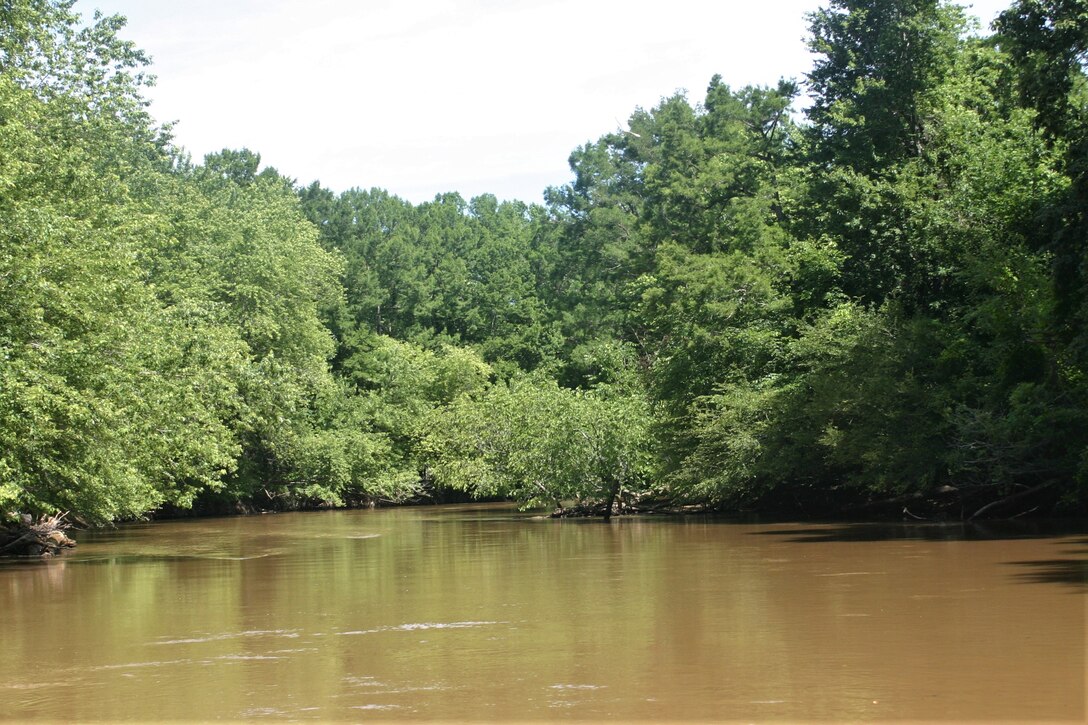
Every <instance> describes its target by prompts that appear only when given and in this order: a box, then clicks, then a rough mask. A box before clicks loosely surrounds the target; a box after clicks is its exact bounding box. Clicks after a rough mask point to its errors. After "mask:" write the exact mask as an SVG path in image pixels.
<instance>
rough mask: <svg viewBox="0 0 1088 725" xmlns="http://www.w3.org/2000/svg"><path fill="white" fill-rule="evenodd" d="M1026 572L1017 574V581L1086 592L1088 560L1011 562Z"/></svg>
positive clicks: (1011, 564)
mask: <svg viewBox="0 0 1088 725" xmlns="http://www.w3.org/2000/svg"><path fill="white" fill-rule="evenodd" d="M1009 565H1010V566H1019V567H1023V568H1024V569H1026V571H1021V572H1018V573H1017V574H1016V575H1015V576H1016V579H1017V580H1018V581H1022V582H1025V583H1028V584H1065V585H1067V586H1071V587H1076V588H1077V589H1078V590H1080V591H1088V559H1050V560H1047V561H1013V562H1009Z"/></svg>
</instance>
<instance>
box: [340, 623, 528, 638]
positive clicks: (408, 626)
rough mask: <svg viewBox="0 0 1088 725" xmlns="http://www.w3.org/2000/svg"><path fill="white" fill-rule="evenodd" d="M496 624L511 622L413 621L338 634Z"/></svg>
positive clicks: (413, 630)
mask: <svg viewBox="0 0 1088 725" xmlns="http://www.w3.org/2000/svg"><path fill="white" fill-rule="evenodd" d="M496 624H510V623H509V622H411V623H409V624H397V625H391V626H385V627H375V628H374V629H352V630H349V631H347V632H337V634H338V635H341V636H345V635H356V634H378V633H379V632H418V631H420V630H429V629H469V628H472V627H488V626H491V625H496Z"/></svg>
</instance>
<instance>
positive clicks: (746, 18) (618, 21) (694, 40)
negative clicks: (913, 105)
mask: <svg viewBox="0 0 1088 725" xmlns="http://www.w3.org/2000/svg"><path fill="white" fill-rule="evenodd" d="M1010 3H1011V0H976V1H975V2H973V3H970V12H971V13H972V14H974V15H976V16H978V17H980V18H981V19H982V20H983V24H984V25H986V24H988V23H989V21H990V20H992V19H993V17H994V15H996V13H998V12H1000V11H1001V10H1003V9H1004V8H1005V7H1007V6H1008V5H1009V4H1010ZM821 4H822V3H821V2H819V0H763V2H758V3H757V2H751V1H750V0H665V1H664V2H662V1H661V0H654V1H653V2H650V1H648V0H622V1H621V0H390V1H387V0H304V1H303V0H78V2H77V4H76V9H77V10H79V11H80V12H82V13H83V14H84V16H85V17H86V18H90V17H91V15H92V14H93V13H94V11H95V10H96V9H98V10H101V11H103V12H104V13H106V14H120V15H124V16H125V17H126V18H128V25H127V27H126V28H125V29H124V30H123V31H122V33H121V35H122V36H123V37H125V38H126V39H128V40H132V41H134V42H135V44H136V45H137V46H138V47H140V48H142V49H143V50H145V51H146V52H147V53H148V54H149V55H150V56H151V58H152V62H153V64H152V72H153V73H154V74H155V75H156V76H157V84H156V86H155V87H154V88H152V89H151V90H150V91H149V93H148V96H149V97H150V99H151V100H152V105H151V113H152V115H153V116H154V117H155V118H156V119H157V120H158V121H159V122H171V121H172V122H176V126H175V127H174V139H175V143H176V144H177V145H179V146H181V147H184V148H185V150H186V151H188V152H189V153H190V154H192V156H193V158H194V160H197V161H199V160H201V159H203V157H204V154H206V153H209V152H213V151H218V150H221V149H223V148H233V149H239V148H243V147H245V148H249V149H250V150H252V151H256V152H258V153H260V154H261V158H262V162H263V165H265V166H274V167H275V168H276V169H278V170H279V171H280V173H282V174H284V175H286V176H288V177H291V178H294V179H295V180H296V181H297V182H299V183H301V184H309V183H310V182H312V181H315V180H316V181H319V182H320V183H321V185H322V186H325V187H328V188H330V189H332V190H333V191H336V192H340V191H344V190H346V189H349V188H351V187H359V188H363V189H369V188H371V187H379V188H383V189H386V190H388V191H389V192H391V193H393V194H395V195H397V196H400V197H401V198H403V199H406V200H408V201H411V202H413V203H421V202H424V201H429V200H431V199H433V198H434V196H435V195H436V194H439V193H445V192H451V191H456V192H459V193H460V194H461V195H462V196H463V197H464V198H465V199H466V200H467V199H470V198H472V197H474V196H477V195H479V194H484V193H491V194H495V195H496V196H497V197H499V199H500V200H502V199H519V200H522V201H525V202H530V203H532V202H539V201H541V200H542V198H543V192H544V189H545V188H546V187H548V186H558V185H562V184H565V183H568V182H569V181H570V180H571V179H572V174H571V172H570V168H569V165H568V163H567V159H568V158H569V156H570V153H571V151H573V150H574V149H575V148H577V147H578V146H580V145H582V144H584V143H587V142H590V141H593V140H595V139H597V138H598V137H600V136H601V135H603V134H605V133H608V132H611V131H614V130H616V129H617V128H618V127H623V126H625V122H626V119H627V118H628V117H629V116H630V115H631V113H632V112H633V111H634V110H635V109H636V108H637V107H642V108H651V107H653V106H654V105H656V104H657V103H658V102H659V101H660V100H661V99H662V98H663V97H667V96H671V95H672V94H673V93H675V92H677V91H685V92H687V94H688V98H689V100H691V101H692V102H693V103H696V102H699V101H701V100H703V97H704V93H705V91H706V87H707V84H708V83H709V81H710V79H711V77H712V76H713V75H714V74H716V73H717V74H720V75H721V76H722V78H723V80H724V81H725V82H726V83H727V84H729V85H730V86H731V87H733V88H742V87H744V86H746V85H771V84H775V83H777V81H778V79H779V78H783V77H786V78H795V79H798V80H801V79H802V78H803V76H804V74H805V72H806V71H808V70H809V68H810V67H811V65H812V56H811V55H810V54H809V53H808V51H807V49H806V47H805V37H806V33H807V22H806V20H805V17H804V16H805V13H807V12H811V11H813V10H815V9H817V8H818V7H820V6H821ZM964 4H965V5H967V4H968V3H966V2H965V3H964Z"/></svg>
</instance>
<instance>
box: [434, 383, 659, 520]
mask: <svg viewBox="0 0 1088 725" xmlns="http://www.w3.org/2000/svg"><path fill="white" fill-rule="evenodd" d="M648 418H649V416H648V410H647V409H646V406H645V402H644V401H643V400H641V398H640V397H639V396H637V395H618V396H613V395H608V394H606V393H602V392H592V391H591V392H583V391H574V390H569V389H565V388H560V387H559V386H557V385H556V384H555V383H554V382H552V381H548V380H544V379H533V378H523V379H519V380H514V381H511V382H510V383H509V384H506V383H500V384H497V385H495V386H493V387H491V388H490V389H488V390H487V391H486V393H484V394H481V395H476V396H471V395H462V396H460V397H458V398H456V399H455V400H454V401H452V403H451V404H450V405H448V406H444V407H441V408H436V409H435V411H434V414H433V415H432V416H431V417H430V418H429V420H428V431H427V435H426V438H425V440H424V443H423V446H424V450H425V451H426V452H427V455H428V457H429V459H430V461H431V466H432V469H433V472H434V475H435V478H436V479H437V480H438V481H439V482H441V483H442V484H444V485H446V486H449V487H452V488H456V489H461V490H465V491H470V492H472V493H474V494H476V495H478V496H501V497H504V498H512V499H514V500H516V501H518V502H519V503H521V504H522V505H523V506H525V507H532V506H550V505H555V506H557V507H558V506H561V502H563V501H567V500H578V501H582V502H588V501H595V502H604V503H605V504H606V511H608V512H610V511H611V505H612V502H613V501H615V500H616V498H617V497H618V496H620V495H621V494H624V493H628V494H638V493H642V492H644V491H646V490H647V487H648V465H649V456H648V441H647V438H646V436H647V421H648Z"/></svg>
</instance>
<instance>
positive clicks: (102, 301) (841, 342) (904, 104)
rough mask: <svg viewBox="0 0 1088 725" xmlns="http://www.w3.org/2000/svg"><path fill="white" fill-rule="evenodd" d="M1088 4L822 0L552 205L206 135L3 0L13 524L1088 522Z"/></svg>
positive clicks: (1, 119)
mask: <svg viewBox="0 0 1088 725" xmlns="http://www.w3.org/2000/svg"><path fill="white" fill-rule="evenodd" d="M1085 18H1086V13H1085V11H1084V9H1083V7H1082V5H1081V4H1080V3H1078V2H1073V1H1072V0H1016V2H1014V3H1013V4H1012V5H1011V6H1010V7H1009V9H1008V10H1007V11H1005V12H1004V13H1003V14H1002V15H1001V16H1000V17H999V18H998V20H997V22H996V23H995V26H994V29H993V30H994V32H993V33H992V34H989V35H984V34H979V32H978V30H977V28H976V27H975V26H974V25H973V24H972V23H971V21H970V20H969V18H968V16H967V15H966V13H965V11H964V10H963V9H962V8H960V7H958V6H956V5H953V4H950V3H946V2H940V1H938V0H883V1H881V2H872V1H871V0H831V1H830V2H829V4H828V5H827V6H826V7H824V8H822V9H820V10H818V11H816V12H815V13H813V14H811V15H810V16H809V18H808V20H809V24H810V26H809V27H810V37H809V46H810V48H811V49H812V51H813V52H814V54H815V61H814V64H813V67H812V68H811V69H810V70H809V73H808V75H807V76H805V77H803V78H801V79H800V80H797V79H782V80H781V81H780V82H779V83H777V84H775V85H774V86H771V87H759V86H750V87H744V88H740V89H733V88H730V87H729V86H727V85H726V84H725V83H723V81H722V79H721V77H719V76H715V77H714V78H712V79H710V81H709V83H708V86H707V89H706V93H705V96H704V97H703V98H701V99H699V100H698V101H693V100H692V99H689V98H688V97H687V96H686V95H685V94H676V95H673V96H670V97H666V98H663V99H662V100H661V101H660V103H658V104H657V105H655V106H654V107H652V108H637V109H635V110H634V111H633V112H632V113H631V115H630V117H629V119H628V121H627V124H626V129H625V130H621V131H617V132H613V133H607V134H604V135H603V136H601V137H600V138H599V139H597V140H596V141H592V142H589V143H586V144H584V145H583V146H581V147H579V148H577V149H575V150H574V151H573V153H572V154H571V156H570V165H571V171H572V180H571V181H570V183H568V184H565V185H562V186H558V187H554V188H550V189H548V190H547V192H546V194H545V199H546V201H545V203H544V204H543V205H527V204H523V203H520V202H515V201H504V202H499V201H498V200H497V199H496V197H494V196H491V195H482V196H479V197H476V198H473V199H469V200H465V199H463V198H462V197H460V196H459V195H457V194H442V195H438V196H436V197H435V198H434V199H433V200H432V201H429V202H426V203H423V204H411V203H409V202H407V201H404V200H402V199H400V198H397V197H396V196H393V195H391V194H389V193H388V192H387V191H384V190H382V189H370V190H363V189H358V188H356V189H350V190H348V191H345V192H342V193H334V192H333V191H330V190H328V189H326V188H323V187H322V186H321V184H320V183H319V182H313V183H312V184H306V185H300V184H297V183H296V182H295V181H294V180H292V179H288V178H285V177H283V176H282V175H281V174H279V173H278V172H277V171H276V170H275V169H274V168H271V167H262V164H261V161H262V159H261V157H260V155H259V154H257V153H256V152H254V151H251V150H248V149H223V150H222V151H221V152H219V153H215V154H210V155H208V156H207V157H206V158H204V159H203V160H202V161H201V162H199V163H197V162H194V161H193V160H192V159H191V158H189V157H188V156H187V155H186V154H185V153H184V152H183V151H182V150H180V149H178V148H176V147H175V146H174V145H173V141H172V138H171V135H170V128H169V127H168V126H159V125H156V124H155V122H154V120H153V118H152V117H151V115H150V114H149V112H148V102H147V100H146V97H145V92H146V88H147V85H148V83H149V82H150V76H149V75H148V70H149V67H148V59H147V58H146V56H145V55H144V54H143V53H142V52H141V51H140V50H139V49H138V48H137V47H136V46H135V45H134V44H133V43H131V42H129V41H127V40H123V39H121V36H120V34H119V33H120V32H121V30H122V28H123V25H124V23H123V19H121V18H118V17H104V16H96V17H95V18H94V19H93V20H92V21H91V22H90V23H89V24H84V23H83V22H82V21H81V19H80V18H79V17H78V15H76V14H75V13H74V12H73V11H72V3H71V2H60V1H56V0H15V1H14V2H7V3H0V31H2V32H0V512H3V514H4V515H14V514H15V513H18V512H27V513H31V514H35V515H46V514H52V513H55V512H58V511H70V512H72V513H73V515H75V516H77V517H78V518H80V519H81V520H83V521H85V522H87V523H104V522H108V521H112V520H117V519H124V518H132V517H137V516H141V515H144V514H147V513H149V512H154V511H157V510H161V509H163V508H164V507H167V508H175V509H187V508H191V507H194V506H195V507H198V508H205V509H212V510H231V509H233V508H235V507H239V506H246V505H256V506H277V507H288V506H297V505H345V504H350V503H360V502H375V501H392V502H395V501H405V500H417V499H421V498H427V497H431V498H442V497H443V496H445V495H447V494H451V492H452V494H456V495H461V496H473V497H488V498H491V497H502V498H509V499H514V500H517V501H519V502H521V503H522V504H524V505H546V506H560V507H567V506H570V505H572V504H580V505H582V506H584V507H585V509H586V510H595V511H598V512H600V513H603V514H604V515H605V516H606V517H607V516H609V515H611V514H612V513H613V511H618V510H621V508H625V507H626V508H632V507H633V508H637V506H638V505H639V503H640V502H643V503H646V502H654V503H661V502H669V503H672V504H674V505H676V504H689V503H691V504H702V505H706V506H716V507H720V508H722V509H725V510H731V511H738V510H757V511H781V512H790V513H793V514H797V515H827V514H842V513H849V512H854V513H855V514H857V515H862V514H865V515H868V514H873V513H880V514H885V515H903V512H906V513H907V514H909V515H912V516H923V517H928V516H954V517H972V516H985V515H1016V514H1021V513H1025V512H1029V511H1035V512H1040V513H1069V512H1082V511H1083V510H1084V507H1085V504H1086V502H1088V495H1086V486H1085V484H1086V481H1088V375H1086V374H1085V365H1086V364H1088V356H1086V352H1085V351H1086V350H1088V335H1086V332H1085V330H1086V329H1088V328H1086V322H1088V287H1086V279H1088V272H1086V271H1085V265H1086V262H1085V259H1086V257H1085V246H1084V245H1085V239H1086V234H1085V232H1086V229H1088V227H1086V222H1085V219H1086V218H1088V214H1086V211H1088V182H1086V179H1088V161H1086V159H1088V134H1086V132H1085V129H1086V128H1088V122H1086V121H1088V116H1086V108H1088V104H1086V99H1088V96H1086V89H1088V83H1086V81H1088V78H1086V75H1085V69H1086V62H1085V61H1086V58H1088V21H1086V19H1085ZM805 93H807V94H808V97H809V98H810V99H811V102H810V105H809V106H808V107H807V108H804V109H799V108H798V104H799V103H800V101H801V99H803V98H805V97H806V96H805V95H804V94H805Z"/></svg>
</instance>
